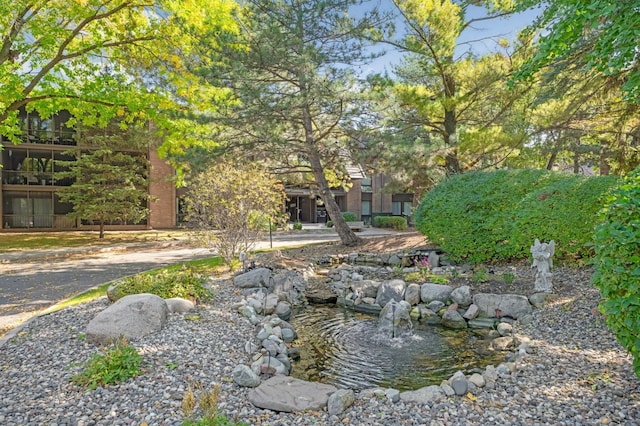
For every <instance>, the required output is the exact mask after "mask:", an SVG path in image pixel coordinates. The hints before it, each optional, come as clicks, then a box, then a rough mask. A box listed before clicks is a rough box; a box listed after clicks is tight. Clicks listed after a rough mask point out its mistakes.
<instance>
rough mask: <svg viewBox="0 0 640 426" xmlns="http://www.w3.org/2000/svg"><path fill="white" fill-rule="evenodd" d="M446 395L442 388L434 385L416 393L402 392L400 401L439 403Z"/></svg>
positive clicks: (415, 391)
mask: <svg viewBox="0 0 640 426" xmlns="http://www.w3.org/2000/svg"><path fill="white" fill-rule="evenodd" d="M444 395H445V394H444V391H443V390H442V388H441V387H440V386H436V385H432V386H426V387H423V388H420V389H418V390H414V391H405V392H401V393H400V401H406V402H417V403H419V404H427V403H430V402H434V401H438V400H439V399H441V398H442V397H444Z"/></svg>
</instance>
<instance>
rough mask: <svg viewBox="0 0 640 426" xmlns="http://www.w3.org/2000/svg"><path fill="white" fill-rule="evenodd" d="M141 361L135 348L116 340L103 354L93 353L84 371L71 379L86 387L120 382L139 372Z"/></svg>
mask: <svg viewBox="0 0 640 426" xmlns="http://www.w3.org/2000/svg"><path fill="white" fill-rule="evenodd" d="M141 362H142V357H141V356H140V355H139V354H138V352H137V351H136V348H134V347H133V346H130V345H129V344H128V343H127V342H126V341H124V340H122V341H118V342H116V343H115V344H114V345H113V346H112V347H111V348H109V349H107V350H105V351H104V353H103V354H93V355H92V356H91V358H90V359H89V361H87V363H86V364H85V367H84V371H82V372H81V373H79V374H77V375H75V376H73V377H72V378H71V381H72V382H74V383H76V384H78V385H80V386H85V387H87V388H88V389H95V388H97V387H98V386H104V385H110V384H113V383H117V382H122V381H125V380H127V379H129V378H131V377H135V376H137V375H138V374H139V373H140V363H141Z"/></svg>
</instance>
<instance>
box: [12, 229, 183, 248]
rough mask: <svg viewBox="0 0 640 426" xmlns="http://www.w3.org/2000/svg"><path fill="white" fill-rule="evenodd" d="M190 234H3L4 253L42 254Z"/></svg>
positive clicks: (172, 238) (79, 232) (160, 232)
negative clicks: (70, 248)
mask: <svg viewBox="0 0 640 426" xmlns="http://www.w3.org/2000/svg"><path fill="white" fill-rule="evenodd" d="M187 238H188V236H187V233H186V232H185V231H181V230H172V231H114V232H107V233H105V237H104V238H98V232H87V231H74V232H53V233H52V232H34V233H27V232H25V233H6V234H0V252H9V251H25V250H42V249H52V248H68V247H82V246H109V245H113V244H123V243H142V242H151V241H177V240H186V239H187Z"/></svg>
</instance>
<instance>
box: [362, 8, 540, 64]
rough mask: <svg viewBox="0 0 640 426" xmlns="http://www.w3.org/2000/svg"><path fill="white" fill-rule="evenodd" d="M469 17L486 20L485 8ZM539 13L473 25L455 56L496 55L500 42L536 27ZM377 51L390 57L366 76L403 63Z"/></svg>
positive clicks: (390, 54) (395, 55)
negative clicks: (469, 54)
mask: <svg viewBox="0 0 640 426" xmlns="http://www.w3.org/2000/svg"><path fill="white" fill-rule="evenodd" d="M381 3H382V4H383V5H384V4H385V3H388V4H389V5H390V4H391V2H390V1H389V0H381ZM468 10H469V13H468V17H467V20H468V19H469V18H473V17H474V16H485V15H486V11H485V9H484V8H482V7H474V6H471V7H470V8H469V9H468ZM539 13H540V10H539V9H534V10H531V11H527V12H523V13H518V14H514V15H512V16H510V17H508V18H497V19H493V20H488V21H481V22H477V23H474V25H473V26H472V27H470V28H468V29H466V30H465V31H464V32H463V33H462V35H461V36H460V38H459V40H458V41H459V45H460V47H459V48H458V49H457V50H456V54H457V55H458V56H461V55H463V54H465V53H466V52H468V51H471V52H472V53H474V54H478V55H480V54H483V53H486V52H490V51H495V50H496V47H497V44H496V42H497V40H498V39H500V38H503V39H504V38H506V39H508V40H514V39H515V37H516V35H517V33H518V32H519V31H521V30H522V29H524V28H525V27H526V26H527V25H529V24H531V23H533V21H534V20H535V18H536V17H537V16H538V14H539ZM375 49H384V50H386V51H387V53H386V54H385V55H384V56H382V57H380V58H377V59H375V60H374V61H373V62H372V63H371V64H368V65H367V66H365V67H364V68H363V69H361V72H363V73H364V74H365V75H367V74H371V73H384V72H385V71H387V72H391V71H392V68H393V66H394V65H397V64H399V63H400V61H401V54H400V53H399V52H395V51H392V50H390V48H389V47H384V48H383V47H377V48H375Z"/></svg>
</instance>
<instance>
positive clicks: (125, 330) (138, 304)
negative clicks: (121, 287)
mask: <svg viewBox="0 0 640 426" xmlns="http://www.w3.org/2000/svg"><path fill="white" fill-rule="evenodd" d="M168 316H169V308H168V307H167V303H166V302H165V301H164V299H163V298H162V297H159V296H156V295H155V294H147V293H143V294H132V295H129V296H125V297H123V298H121V299H119V300H118V301H117V302H115V303H114V304H113V305H111V306H109V307H108V308H107V309H105V310H103V311H102V312H100V313H99V314H98V315H96V316H95V317H94V318H93V319H92V320H91V321H90V322H89V325H87V340H88V341H90V342H93V343H97V344H101V345H106V344H109V343H111V342H113V341H114V340H116V339H118V338H120V337H125V338H127V339H130V340H134V339H139V338H140V337H143V336H146V335H147V334H150V333H153V332H156V331H160V330H161V329H162V327H163V326H164V324H165V323H166V322H167V318H168Z"/></svg>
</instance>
